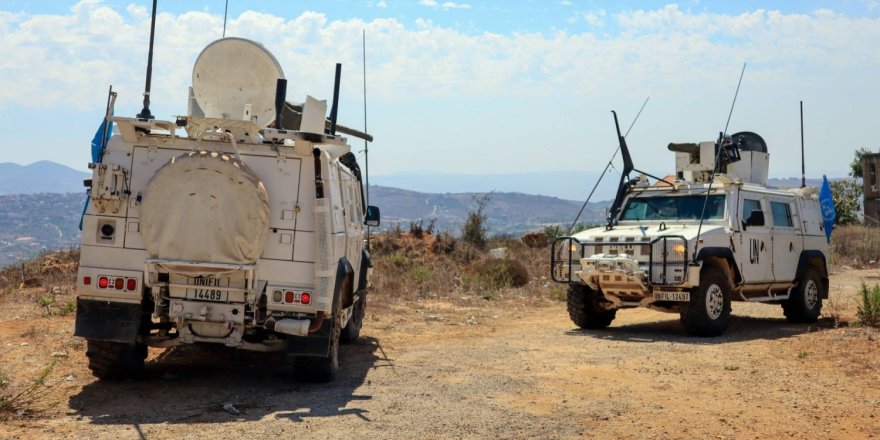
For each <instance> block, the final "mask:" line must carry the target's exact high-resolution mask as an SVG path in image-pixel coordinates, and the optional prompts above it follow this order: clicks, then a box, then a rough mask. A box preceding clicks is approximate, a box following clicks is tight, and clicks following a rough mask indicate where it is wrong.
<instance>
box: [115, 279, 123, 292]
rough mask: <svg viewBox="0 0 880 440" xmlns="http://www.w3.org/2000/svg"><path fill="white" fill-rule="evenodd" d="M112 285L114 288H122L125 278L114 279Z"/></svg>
mask: <svg viewBox="0 0 880 440" xmlns="http://www.w3.org/2000/svg"><path fill="white" fill-rule="evenodd" d="M113 287H115V288H116V290H122V288H123V287H125V278H117V279H115V280H114V282H113Z"/></svg>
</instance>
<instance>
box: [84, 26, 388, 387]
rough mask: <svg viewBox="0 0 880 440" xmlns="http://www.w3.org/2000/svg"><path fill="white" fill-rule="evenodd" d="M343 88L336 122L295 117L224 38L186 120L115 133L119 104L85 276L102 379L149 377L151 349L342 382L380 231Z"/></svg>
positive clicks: (204, 60) (301, 107)
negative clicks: (205, 351)
mask: <svg viewBox="0 0 880 440" xmlns="http://www.w3.org/2000/svg"><path fill="white" fill-rule="evenodd" d="M151 53H152V43H151ZM328 74H329V69H328ZM149 75H150V74H149V73H148V80H147V83H148V92H149ZM339 77H340V66H339V65H337V66H336V90H335V91H334V96H333V103H332V108H331V110H330V117H329V119H328V118H327V103H326V101H319V100H317V99H314V98H312V97H311V96H309V97H306V100H305V103H303V104H290V103H287V102H286V99H285V95H286V80H284V75H283V72H282V70H281V67H280V65H279V64H278V62H277V60H276V59H275V58H274V56H272V54H271V53H269V51H267V50H266V49H265V48H263V46H261V45H259V44H257V43H254V42H252V41H249V40H245V39H241V38H224V39H221V40H218V41H215V42H213V43H211V44H210V45H208V46H207V47H206V48H205V49H204V50H203V51H202V53H201V54H200V55H199V57H198V59H197V61H196V63H195V67H194V69H193V76H192V81H193V82H192V87H191V89H190V98H189V111H188V113H187V115H186V116H180V117H178V118H177V119H176V120H175V121H161V120H156V119H154V118H153V117H152V115H151V114H150V112H149V107H148V101H147V100H145V109H144V112H142V113H141V114H139V115H138V116H137V117H134V118H126V117H112V118H111V117H109V115H110V114H112V107H113V101H114V100H115V94H113V93H111V97H110V100H109V101H108V102H109V105H108V119H107V121H108V122H107V123H106V124H105V126H104V127H105V129H107V128H109V127H110V126H111V125H112V126H115V132H116V133H115V134H114V135H113V136H112V137H111V136H109V135H108V136H107V137H104V136H103V135H100V133H99V135H100V136H99V137H100V138H99V137H98V136H96V140H97V141H96V142H97V148H95V149H94V151H93V158H92V163H91V164H90V167H91V168H92V169H93V178H92V179H91V181H90V182H88V184H90V190H89V195H90V201H89V202H87V206H86V210H85V213H84V217H83V221H82V254H81V255H82V256H81V260H80V266H79V273H78V276H77V292H78V298H77V316H76V335H78V336H82V337H84V338H86V339H87V341H88V348H87V356H88V359H89V368H90V369H91V370H92V371H93V373H94V374H95V375H96V376H97V377H99V378H116V377H126V376H130V375H133V374H136V373H138V372H139V371H140V370H141V369H142V368H143V366H144V360H145V357H146V355H147V347H148V346H150V347H173V346H177V345H181V344H195V343H210V344H221V345H224V346H227V347H231V348H238V349H244V350H255V351H286V353H287V354H288V355H290V356H291V357H293V358H294V359H295V361H296V362H295V371H296V373H297V375H298V376H301V377H302V378H304V379H306V380H316V381H327V380H331V379H332V378H333V377H334V375H335V373H336V371H337V369H338V346H339V342H340V341H343V342H345V341H353V340H355V339H357V338H358V335H359V333H360V328H361V324H362V321H363V318H364V311H365V307H366V299H367V287H368V284H369V279H370V267H371V264H370V255H369V253H368V252H367V250H366V249H365V246H364V229H365V228H364V225H365V224H367V225H374V226H375V225H378V221H379V219H378V209H376V208H373V207H369V208H368V207H366V203H365V200H364V193H363V186H362V182H361V180H362V179H361V170H360V167H359V166H358V163H357V161H356V160H355V156H354V154H352V152H351V148H350V147H349V145H348V144H347V142H346V138H344V137H341V136H340V135H338V134H337V130H338V131H340V132H344V133H346V134H349V135H352V136H357V137H361V138H363V139H365V140H370V141H371V140H372V138H371V137H370V136H369V135H367V134H365V133H360V132H358V131H356V130H353V129H348V128H345V127H343V126H341V125H337V124H336V113H337V110H336V106H337V102H338V89H339ZM146 95H147V99H148V97H149V95H148V93H147V94H146ZM108 134H109V131H108ZM93 147H95V146H93Z"/></svg>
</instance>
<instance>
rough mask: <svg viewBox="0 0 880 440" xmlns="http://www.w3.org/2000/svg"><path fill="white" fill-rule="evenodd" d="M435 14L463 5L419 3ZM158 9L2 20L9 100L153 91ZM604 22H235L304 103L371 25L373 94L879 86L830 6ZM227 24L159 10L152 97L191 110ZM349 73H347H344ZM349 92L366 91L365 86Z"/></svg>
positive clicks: (860, 40) (1, 84)
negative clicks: (523, 28)
mask: <svg viewBox="0 0 880 440" xmlns="http://www.w3.org/2000/svg"><path fill="white" fill-rule="evenodd" d="M421 3H422V4H424V5H426V6H430V7H436V8H460V7H464V6H467V5H466V4H460V3H452V2H445V3H440V2H437V1H435V0H422V1H421ZM149 20H150V17H149V13H148V11H147V10H146V9H145V8H143V7H141V6H133V5H132V6H129V7H128V8H125V9H116V8H113V7H110V6H106V5H104V4H102V3H100V2H98V1H93V0H87V1H82V2H80V3H78V4H77V5H75V6H74V7H73V8H71V9H70V11H69V13H67V14H63V15H28V14H21V13H9V12H0V46H2V47H3V48H4V57H2V58H0V105H2V106H7V105H25V106H33V107H48V106H54V105H59V104H62V105H69V106H75V107H77V108H94V107H95V106H100V105H103V98H102V96H104V93H105V92H106V87H107V85H108V84H114V86H115V87H116V89H117V90H119V91H120V93H121V94H125V95H127V96H136V95H139V94H140V92H141V90H142V88H143V77H144V69H145V64H146V62H145V60H146V51H147V38H148V33H149ZM584 20H586V21H587V23H589V24H591V25H592V26H594V27H599V26H601V25H602V23H605V24H606V25H605V27H604V28H605V29H607V28H608V27H609V26H608V24H609V23H614V24H616V28H617V29H619V33H615V34H613V35H609V34H597V33H593V32H582V33H572V32H565V31H558V32H553V33H514V34H509V35H502V34H495V33H488V32H486V33H482V34H473V33H465V32H462V31H459V30H457V29H455V28H451V27H444V26H440V25H437V24H435V23H432V22H430V21H426V20H420V21H418V23H417V24H416V25H415V26H407V25H404V24H403V23H402V22H400V21H398V20H396V19H375V20H372V21H368V22H365V21H362V20H359V19H348V20H329V19H328V18H327V16H325V15H324V14H320V13H316V12H305V13H303V14H301V15H299V16H298V17H294V18H292V19H288V18H283V17H280V16H277V15H272V14H267V13H258V12H253V11H248V12H244V13H242V14H241V15H239V16H238V17H230V20H229V23H228V27H227V35H232V36H242V37H247V38H251V39H254V40H257V41H259V42H261V43H262V44H264V45H265V46H266V47H267V48H268V49H269V50H270V51H272V52H273V53H274V54H275V55H276V56H277V57H278V59H279V61H280V62H281V65H282V66H283V67H284V69H285V73H286V76H287V77H288V78H289V79H290V80H291V85H290V86H289V91H290V93H291V94H292V95H293V96H297V97H298V98H299V97H300V96H301V95H303V96H304V95H305V94H306V93H314V90H328V89H329V88H330V87H329V86H330V83H331V81H332V71H333V64H334V63H335V62H342V63H343V66H344V69H346V70H345V71H346V72H351V73H352V74H354V72H359V71H360V65H361V64H360V63H361V53H360V51H361V31H362V30H363V29H365V30H366V35H367V51H368V53H367V58H368V63H369V65H368V67H367V69H368V76H369V78H370V93H371V95H372V96H373V98H375V99H383V100H388V101H393V100H402V99H407V100H416V99H421V98H437V99H455V98H457V97H460V96H470V97H474V98H477V99H491V98H495V97H504V96H520V97H536V98H539V97H540V98H548V97H550V98H552V97H554V96H558V95H560V94H565V95H566V96H595V95H597V94H602V93H611V92H623V93H635V94H642V93H643V91H645V90H648V91H650V90H660V91H662V92H666V93H670V94H672V93H680V92H682V91H684V90H688V91H690V92H692V91H693V90H694V89H695V87H697V88H698V86H695V84H697V85H698V84H700V83H705V82H716V81H717V77H718V72H719V71H725V70H738V68H739V66H741V63H742V62H743V61H744V60H748V61H749V62H750V65H751V66H752V67H750V70H749V75H750V78H754V81H756V82H757V81H760V82H764V83H766V84H768V86H773V85H779V84H782V83H790V82H791V81H803V82H804V84H807V83H808V82H809V81H811V80H815V79H816V78H817V77H821V75H822V74H823V72H833V71H845V72H847V75H848V76H855V77H857V78H853V80H857V79H858V78H871V77H872V75H873V73H872V72H876V71H878V69H880V48H878V47H877V46H876V45H875V44H874V42H876V41H880V20H877V19H869V18H851V17H847V16H843V15H840V14H835V13H831V12H828V11H816V12H814V13H810V14H782V13H780V12H777V11H771V10H756V11H753V12H749V13H743V14H739V15H726V14H712V13H708V12H697V13H691V12H688V11H685V10H682V9H680V8H679V7H677V6H675V5H670V6H665V7H663V8H659V9H654V10H636V11H630V12H622V13H617V14H613V15H612V14H605V12H604V11H594V12H591V13H588V14H587V15H585V16H584ZM222 26H223V18H222V16H219V15H212V14H210V13H205V12H187V13H182V14H178V15H175V14H169V13H160V14H159V16H158V22H157V24H156V29H157V37H156V38H157V39H156V53H155V61H154V65H155V71H154V75H153V79H154V80H153V101H154V102H159V101H160V100H161V101H163V102H179V103H180V107H181V108H185V107H184V105H185V96H186V88H187V87H188V86H189V84H190V75H191V69H192V63H193V61H194V60H195V58H196V56H197V55H198V54H199V52H200V51H201V49H202V48H203V47H204V46H205V45H206V44H207V43H209V42H210V41H212V40H214V39H216V38H219V36H220V34H221V32H222ZM347 77H348V76H347ZM343 87H344V88H346V89H344V91H347V92H348V93H359V92H360V88H359V87H360V86H359V84H358V83H357V82H356V81H347V82H346V81H344V82H343Z"/></svg>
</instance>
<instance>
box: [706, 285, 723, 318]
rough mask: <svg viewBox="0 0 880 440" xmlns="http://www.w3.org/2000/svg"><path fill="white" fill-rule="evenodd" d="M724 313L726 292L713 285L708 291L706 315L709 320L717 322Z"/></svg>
mask: <svg viewBox="0 0 880 440" xmlns="http://www.w3.org/2000/svg"><path fill="white" fill-rule="evenodd" d="M723 311H724V291H722V290H721V287H720V286H719V285H717V284H712V285H710V286H709V288H708V289H706V314H707V315H709V319H711V320H713V321H714V320H716V319H718V318H720V317H721V312H723Z"/></svg>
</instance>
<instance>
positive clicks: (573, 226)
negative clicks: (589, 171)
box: [566, 96, 651, 235]
mask: <svg viewBox="0 0 880 440" xmlns="http://www.w3.org/2000/svg"><path fill="white" fill-rule="evenodd" d="M649 99H651V97H650V96H649V97H647V98H645V102H643V103H642V106H641V107H640V108H639V112H638V113H636V117H635V118H633V120H632V122H631V123H630V124H629V128H628V129H626V134H624V135H623V137H624V139H625V138H626V137H627V136H629V132H630V130H632V128H633V126H634V125H636V121H638V120H639V116H641V114H642V110H644V109H645V106H646V105H647V104H648V100H649ZM619 152H620V145H619V144H618V146H617V149H616V150H614V154H612V155H611V159H608V163H607V164H606V165H605V169H604V170H602V174H600V175H599V180H597V181H596V184H595V185H593V189H592V190H590V195H588V196H587V200H585V201H584V204H583V205H581V210H580V211H578V214H577V216H576V217H575V218H574V221H573V222H571V226H570V227H569V228H568V233H567V234H566V235H571V231H574V228H575V226H577V222H578V220H580V219H581V215H582V214H583V213H584V209H586V208H587V204H588V203H590V199H592V198H593V193H595V192H596V188H598V187H599V183H601V182H602V179H603V178H604V177H605V173H607V172H608V168H611V163H612V162H614V158H616V157H617V153H619Z"/></svg>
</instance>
